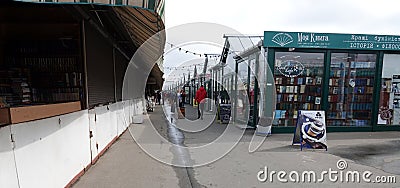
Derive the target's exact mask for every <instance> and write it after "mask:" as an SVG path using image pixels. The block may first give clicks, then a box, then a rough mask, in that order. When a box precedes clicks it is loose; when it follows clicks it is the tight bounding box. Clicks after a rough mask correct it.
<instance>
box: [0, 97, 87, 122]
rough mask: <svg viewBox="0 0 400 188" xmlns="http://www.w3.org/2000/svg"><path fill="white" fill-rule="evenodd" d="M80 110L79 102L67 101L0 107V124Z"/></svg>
mask: <svg viewBox="0 0 400 188" xmlns="http://www.w3.org/2000/svg"><path fill="white" fill-rule="evenodd" d="M79 110H81V102H80V101H76V102H68V103H57V104H46V105H33V106H24V107H11V108H2V109H0V125H4V124H15V123H22V122H27V121H33V120H38V119H43V118H48V117H52V116H57V115H62V114H67V113H71V112H76V111H79Z"/></svg>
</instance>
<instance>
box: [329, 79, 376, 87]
mask: <svg viewBox="0 0 400 188" xmlns="http://www.w3.org/2000/svg"><path fill="white" fill-rule="evenodd" d="M350 81H351V82H354V84H355V85H356V86H373V85H374V79H370V78H355V79H353V78H351V79H343V78H330V79H329V85H330V86H344V85H345V83H350Z"/></svg>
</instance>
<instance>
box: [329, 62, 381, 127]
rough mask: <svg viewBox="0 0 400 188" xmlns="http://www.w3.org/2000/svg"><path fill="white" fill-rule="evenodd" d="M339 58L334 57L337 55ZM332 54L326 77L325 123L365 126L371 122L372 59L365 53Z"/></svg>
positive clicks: (330, 124)
mask: <svg viewBox="0 0 400 188" xmlns="http://www.w3.org/2000/svg"><path fill="white" fill-rule="evenodd" d="M339 55H340V57H341V58H337V56H339ZM339 55H335V54H333V55H332V59H331V65H330V76H329V93H328V113H327V124H328V125H329V126H368V125H370V124H371V122H370V121H371V117H372V108H373V90H374V81H375V79H374V77H375V64H376V63H375V59H376V58H373V57H370V56H374V55H373V54H371V55H370V56H367V57H370V58H369V59H368V60H366V59H365V58H362V57H363V56H362V55H366V54H352V55H349V56H350V57H347V54H346V55H345V57H344V56H343V57H344V58H343V57H342V55H343V54H339ZM357 55H358V56H361V58H356V57H357Z"/></svg>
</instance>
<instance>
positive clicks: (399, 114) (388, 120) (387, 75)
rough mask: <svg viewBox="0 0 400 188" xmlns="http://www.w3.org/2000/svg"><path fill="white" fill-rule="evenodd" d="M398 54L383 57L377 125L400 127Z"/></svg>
mask: <svg viewBox="0 0 400 188" xmlns="http://www.w3.org/2000/svg"><path fill="white" fill-rule="evenodd" d="M399 60H400V55H399V54H385V55H384V56H383V68H382V80H381V89H380V100H379V113H378V122H377V123H378V124H379V125H400V67H399Z"/></svg>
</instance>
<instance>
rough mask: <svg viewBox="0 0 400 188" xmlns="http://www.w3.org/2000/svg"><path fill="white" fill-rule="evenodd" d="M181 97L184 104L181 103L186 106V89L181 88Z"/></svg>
mask: <svg viewBox="0 0 400 188" xmlns="http://www.w3.org/2000/svg"><path fill="white" fill-rule="evenodd" d="M181 98H182V104H181V107H184V106H185V100H186V93H185V90H183V89H182V90H181Z"/></svg>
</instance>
